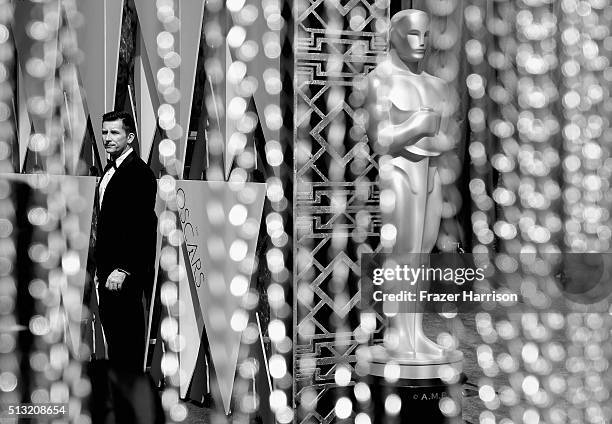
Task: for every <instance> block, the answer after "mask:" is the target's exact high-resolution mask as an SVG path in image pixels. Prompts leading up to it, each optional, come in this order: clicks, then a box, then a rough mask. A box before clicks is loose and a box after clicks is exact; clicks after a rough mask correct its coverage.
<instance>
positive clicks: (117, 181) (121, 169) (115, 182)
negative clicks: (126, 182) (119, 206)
mask: <svg viewBox="0 0 612 424" xmlns="http://www.w3.org/2000/svg"><path fill="white" fill-rule="evenodd" d="M133 160H134V151H133V150H132V152H131V153H130V154H129V155H127V157H126V158H125V159H124V160H123V162H121V164H120V165H119V166H118V167H117V169H116V170H115V174H114V175H113V176H112V178H111V179H110V181H109V182H108V185H107V186H106V190H105V191H104V200H103V201H102V205H100V209H102V208H103V207H104V204H105V203H106V201H107V200H108V201H113V199H112V198H113V197H114V196H113V192H114V191H116V190H117V188H118V187H121V183H122V181H121V180H122V179H123V174H124V173H125V170H126V169H127V168H128V167H129V166H130V164H131V163H132V161H133ZM100 181H102V179H100ZM115 186H116V187H115ZM96 194H98V195H99V192H98V191H97V192H96Z"/></svg>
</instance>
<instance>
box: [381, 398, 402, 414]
mask: <svg viewBox="0 0 612 424" xmlns="http://www.w3.org/2000/svg"><path fill="white" fill-rule="evenodd" d="M401 409H402V400H401V399H400V397H399V396H398V395H396V394H395V393H392V394H390V395H389V396H387V398H386V399H385V412H386V413H387V415H391V416H395V415H397V414H399V413H400V411H401Z"/></svg>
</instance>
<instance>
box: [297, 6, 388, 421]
mask: <svg viewBox="0 0 612 424" xmlns="http://www.w3.org/2000/svg"><path fill="white" fill-rule="evenodd" d="M308 3H309V4H307V5H303V8H302V9H300V6H298V10H297V11H296V13H295V18H294V19H295V21H294V25H295V32H296V38H295V45H294V46H295V51H294V54H295V56H294V78H295V87H294V90H295V100H294V104H295V110H296V111H298V113H296V114H295V116H296V118H295V123H294V125H295V139H294V146H295V148H294V150H295V151H296V152H298V151H300V146H303V145H307V146H309V148H308V150H307V151H306V153H305V154H304V155H305V156H306V157H305V158H303V159H296V167H295V181H294V184H295V185H294V191H295V204H294V212H295V215H294V216H295V218H294V219H295V221H294V222H295V234H296V237H295V244H294V249H295V257H296V258H299V261H298V262H299V264H298V267H297V268H296V271H295V273H294V278H293V283H294V293H296V298H297V299H296V301H295V304H296V305H297V307H296V309H295V312H294V314H295V317H294V324H295V326H296V332H297V334H298V336H297V337H296V338H295V350H294V354H295V361H294V364H295V370H294V375H295V402H296V404H298V405H300V406H301V407H302V408H300V409H299V410H300V411H302V410H304V411H306V412H304V413H302V415H298V421H297V422H300V423H331V422H334V420H335V413H334V402H335V399H336V398H337V393H338V392H339V391H341V390H345V389H342V388H339V387H338V386H337V385H336V383H335V382H334V374H335V371H336V369H337V367H338V366H340V365H342V366H348V367H349V369H351V370H353V365H354V363H355V362H356V356H355V351H356V349H357V347H358V346H359V343H358V342H357V341H356V340H355V339H354V337H353V333H352V330H354V329H355V328H346V326H344V327H343V328H342V329H339V328H338V327H337V324H336V323H335V321H336V319H340V320H342V321H343V322H345V323H348V324H349V327H350V325H351V324H352V325H353V326H354V327H356V325H358V320H355V316H357V315H358V312H359V311H360V263H359V254H358V253H357V252H358V247H359V243H356V242H354V241H353V240H352V239H351V234H352V233H353V232H354V231H355V230H356V229H357V228H358V227H359V225H358V222H357V214H358V213H359V212H361V213H364V212H367V213H369V214H370V217H371V219H370V221H369V225H368V226H367V228H366V229H365V234H364V235H365V243H367V244H369V245H370V246H376V245H377V244H378V242H377V239H378V235H379V230H380V212H379V206H378V203H379V199H378V196H379V191H378V187H377V184H376V182H375V181H376V175H377V174H378V163H377V160H376V157H375V156H374V154H373V153H369V149H368V147H367V146H368V140H367V136H366V135H365V133H366V132H365V128H364V124H363V122H362V121H361V119H360V117H359V113H358V110H357V109H358V107H355V106H354V105H352V102H351V100H350V96H349V94H350V93H351V92H353V91H355V90H357V89H358V87H359V85H360V82H361V81H362V80H363V78H364V77H365V75H367V73H368V72H369V71H370V70H371V69H373V68H374V67H375V66H376V64H377V58H378V57H379V56H380V55H381V54H382V53H384V52H385V49H386V41H385V38H384V36H383V35H382V34H381V33H380V32H376V31H375V30H374V23H375V22H376V20H377V19H380V18H385V16H386V14H387V11H386V10H384V9H378V8H377V7H376V3H378V2H376V1H374V0H351V1H339V0H334V1H323V0H320V1H310V2H308ZM355 15H358V16H361V17H362V18H361V19H360V20H357V21H355V18H354V16H355ZM339 91H340V92H343V93H344V95H341V96H338V95H337V93H338V92H339ZM338 125H342V126H343V127H344V128H345V129H346V130H347V131H346V132H347V134H346V135H345V136H344V142H343V143H334V142H333V141H332V138H333V137H330V133H331V132H332V131H335V130H336V129H335V128H334V126H338ZM349 129H352V131H355V134H357V135H356V136H351V137H350V138H349V137H348V132H349V131H348V130H349ZM364 152H366V153H365V154H364ZM296 155H297V154H296ZM356 162H358V163H359V166H355V165H357V163H356ZM339 169H340V170H342V172H341V177H340V178H339V177H338V172H339V171H338V170H339ZM337 199H343V200H342V206H341V207H338V205H337ZM338 238H344V239H347V240H346V242H347V246H346V248H345V249H340V250H338V249H337V248H335V247H334V240H337V239H338ZM337 269H344V270H345V272H346V273H347V290H346V291H347V292H348V295H347V296H344V297H338V296H337V293H335V292H334V290H333V287H332V285H333V282H332V279H333V276H334V272H335V270H337ZM304 287H307V289H304ZM303 293H307V295H303ZM377 320H378V324H379V325H378V327H379V330H380V329H381V328H382V326H383V324H384V318H383V317H382V316H377ZM347 330H350V331H347ZM304 334H308V336H303V335H304ZM313 391H314V393H315V394H316V395H315V399H316V408H315V407H313V405H308V404H302V403H301V402H302V395H303V394H305V393H306V392H308V393H310V394H311V396H312V392H313ZM310 399H312V397H311V398H310Z"/></svg>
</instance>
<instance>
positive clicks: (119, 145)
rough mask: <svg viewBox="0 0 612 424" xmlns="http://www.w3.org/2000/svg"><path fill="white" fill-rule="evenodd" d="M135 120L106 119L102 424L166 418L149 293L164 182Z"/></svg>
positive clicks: (98, 416) (98, 418)
mask: <svg viewBox="0 0 612 424" xmlns="http://www.w3.org/2000/svg"><path fill="white" fill-rule="evenodd" d="M135 138H136V129H135V125H134V120H133V119H132V117H131V116H130V115H129V114H128V113H126V112H109V113H106V114H104V116H103V117H102V140H103V142H104V148H105V150H106V153H107V154H108V155H109V160H108V164H107V166H106V168H105V169H104V173H103V174H102V178H101V179H100V182H99V184H98V187H97V189H96V200H95V203H96V204H95V207H96V212H97V213H96V215H97V225H96V232H95V233H96V237H95V249H94V262H95V284H96V286H97V288H98V293H99V314H100V319H101V322H102V327H103V329H104V335H105V337H106V343H107V346H108V351H107V352H108V368H106V364H105V363H104V362H98V363H97V364H96V363H92V367H90V368H91V371H90V374H91V379H92V385H93V387H92V389H93V391H92V405H91V410H92V418H93V419H94V423H104V424H109V423H158V422H163V419H164V418H163V417H164V414H163V410H162V408H161V402H160V400H159V397H158V395H157V393H155V390H154V388H153V386H152V382H151V380H150V378H149V377H147V376H145V374H144V372H143V369H144V353H145V346H146V342H147V341H146V334H145V333H146V329H145V316H144V306H143V293H144V294H147V295H149V296H150V294H151V288H152V286H153V276H154V269H153V267H154V262H155V245H156V237H157V217H156V215H155V196H156V191H157V181H156V179H155V176H154V175H153V172H152V171H151V169H150V168H149V166H148V165H147V164H146V163H144V162H143V161H142V160H141V159H140V158H139V157H138V155H137V154H136V153H135V151H134V149H133V148H132V144H133V143H134V140H135Z"/></svg>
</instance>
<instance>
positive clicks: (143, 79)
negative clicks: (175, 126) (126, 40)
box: [134, 36, 159, 163]
mask: <svg viewBox="0 0 612 424" xmlns="http://www.w3.org/2000/svg"><path fill="white" fill-rule="evenodd" d="M137 43H138V47H137V49H136V52H137V53H136V57H135V66H134V86H135V89H136V90H135V91H136V116H138V123H137V125H138V141H139V143H140V158H141V159H142V160H143V161H145V162H146V163H150V161H149V158H150V156H151V149H152V147H153V139H154V137H155V130H156V128H157V125H152V123H154V122H157V115H156V114H155V106H154V104H153V101H154V100H155V101H156V102H157V95H155V98H153V97H152V94H151V93H156V88H155V82H154V81H150V80H151V79H152V78H153V77H152V75H151V72H150V69H148V67H149V59H148V57H147V50H146V48H145V45H144V40H143V39H142V36H139V37H138V41H137ZM145 67H146V68H145ZM158 106H159V105H157V107H158Z"/></svg>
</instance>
